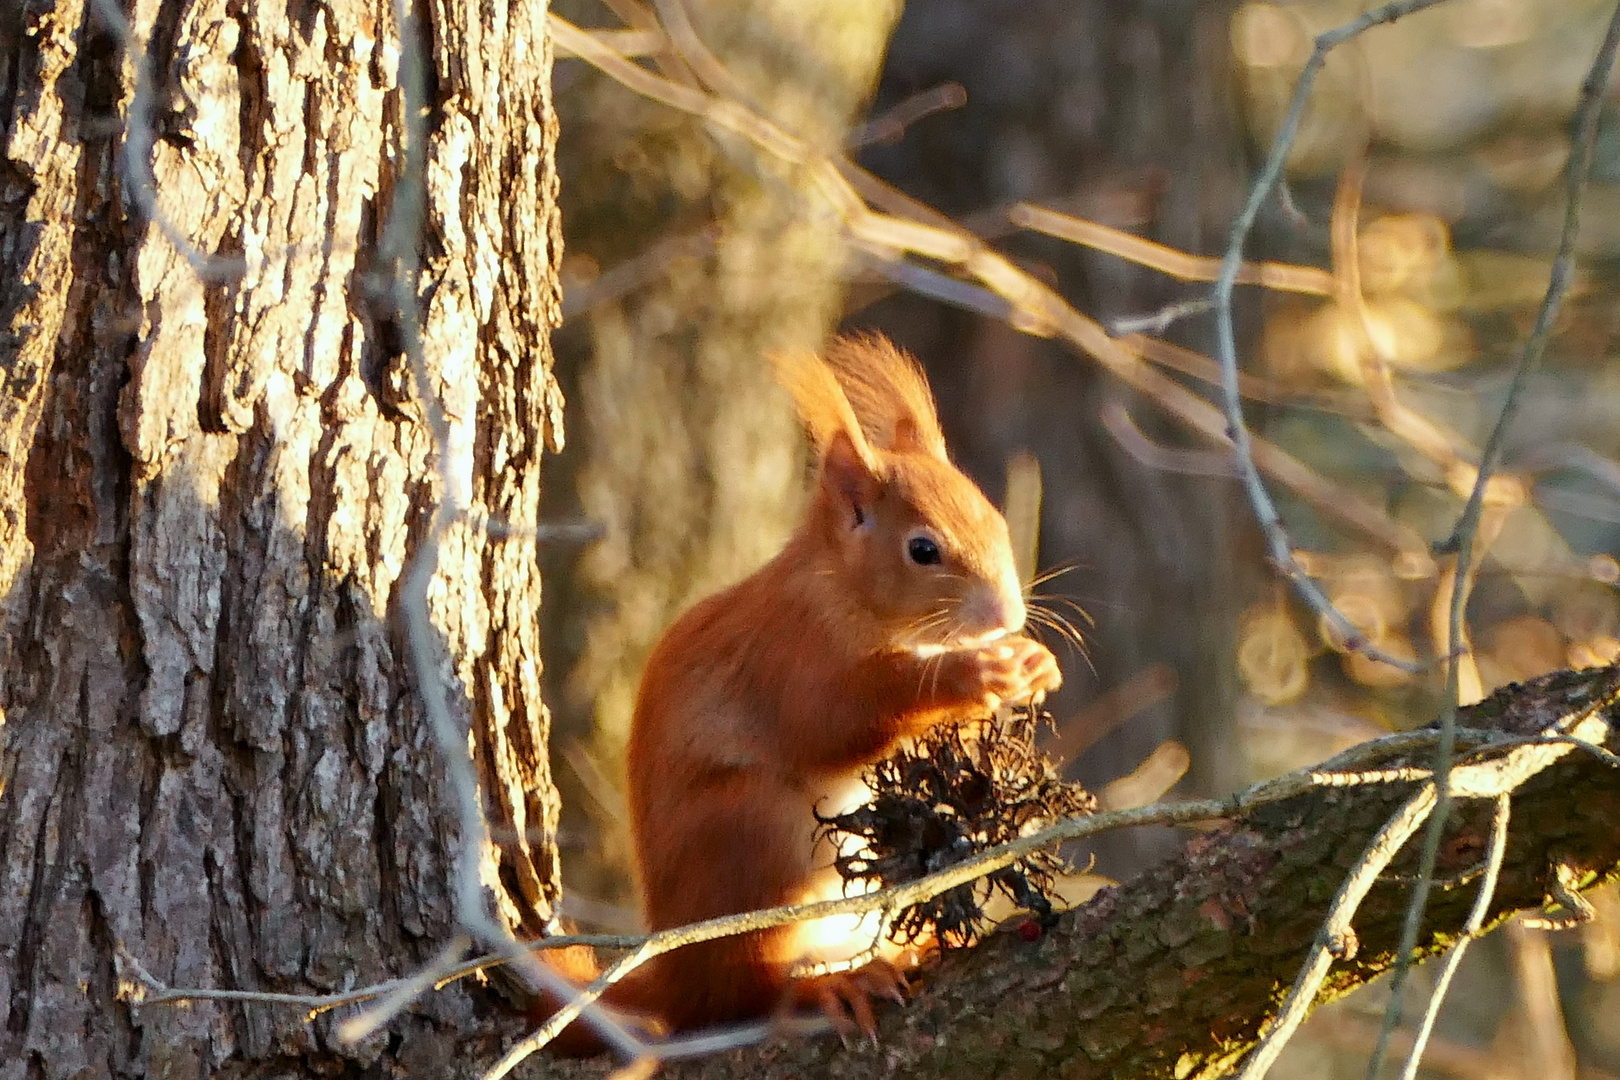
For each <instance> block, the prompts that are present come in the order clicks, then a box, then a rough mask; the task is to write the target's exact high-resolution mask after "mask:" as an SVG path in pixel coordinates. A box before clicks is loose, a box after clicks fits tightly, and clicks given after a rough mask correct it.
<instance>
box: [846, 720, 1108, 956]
mask: <svg viewBox="0 0 1620 1080" xmlns="http://www.w3.org/2000/svg"><path fill="white" fill-rule="evenodd" d="M1004 716H1005V718H1004V719H999V720H998V719H997V718H995V717H987V718H985V719H983V720H975V721H970V722H967V723H963V724H944V725H941V726H940V727H937V728H935V729H933V730H932V731H930V732H929V733H928V734H926V735H924V736H922V737H921V738H919V739H917V740H916V741H915V743H914V745H912V746H910V747H902V748H901V749H899V750H897V751H896V752H895V753H894V754H892V755H890V756H889V757H887V758H884V759H883V760H882V761H880V762H878V763H877V764H876V765H874V766H872V767H871V769H869V770H868V771H867V773H866V775H865V777H864V779H865V781H866V783H867V785H868V786H869V787H871V789H872V791H873V798H872V801H871V802H869V803H867V804H866V805H865V806H860V807H857V808H856V809H854V810H851V811H849V812H848V813H845V814H837V815H834V816H832V817H822V816H821V815H820V814H817V815H816V820H817V821H819V822H820V823H821V825H822V829H823V831H824V833H825V835H826V836H827V837H828V838H829V839H830V840H831V841H832V842H833V843H834V844H835V845H837V846H838V850H840V851H842V852H846V854H842V855H840V856H839V857H838V859H837V860H836V863H835V865H836V866H837V868H838V872H839V873H840V874H841V875H842V876H843V878H844V880H845V881H851V882H856V881H858V882H862V883H863V884H865V885H866V886H867V887H877V888H885V887H888V886H891V885H900V884H903V883H905V882H908V881H915V880H917V879H918V878H921V877H925V876H927V875H928V874H932V873H935V872H936V871H939V870H943V869H945V868H946V867H948V866H951V865H953V864H955V863H959V862H961V861H963V860H964V859H967V858H969V857H971V856H973V855H975V854H977V853H978V852H980V851H983V850H985V849H987V848H991V847H994V846H996V845H997V844H1002V843H1005V842H1007V841H1009V840H1015V839H1017V838H1018V837H1020V836H1024V835H1027V834H1029V833H1031V832H1033V831H1035V830H1037V829H1039V828H1042V827H1043V826H1046V825H1049V824H1051V823H1053V822H1055V821H1057V820H1058V819H1060V818H1065V817H1073V816H1075V815H1079V814H1089V813H1093V812H1095V810H1096V809H1097V800H1096V798H1095V797H1093V796H1092V795H1091V793H1090V792H1088V791H1086V789H1085V788H1083V787H1081V786H1080V785H1079V784H1075V783H1070V782H1068V781H1065V780H1063V779H1061V778H1060V777H1059V776H1058V774H1057V770H1056V769H1055V768H1054V767H1053V765H1052V763H1051V761H1050V760H1048V759H1047V757H1046V755H1045V754H1044V753H1042V752H1041V751H1040V750H1039V749H1037V748H1036V746H1035V731H1036V728H1037V727H1038V726H1039V725H1040V724H1041V723H1042V722H1043V721H1044V722H1046V723H1048V724H1050V723H1051V719H1052V718H1051V716H1050V715H1049V714H1047V713H1045V712H1042V711H1040V710H1039V709H1037V708H1035V707H1034V706H1030V707H1025V708H1014V709H1011V710H1008V711H1007V712H1006V713H1005V714H1004ZM847 837H853V838H854V839H855V840H856V841H858V842H857V843H848V842H846V838H847ZM1067 869H1068V867H1067V864H1065V863H1064V861H1063V859H1062V858H1061V857H1060V856H1059V855H1058V854H1057V853H1056V852H1053V851H1038V852H1035V853H1033V854H1031V855H1029V856H1028V857H1026V858H1024V859H1021V860H1020V861H1018V862H1016V863H1013V864H1012V865H1010V866H1006V867H1003V868H1002V869H1000V870H997V871H995V872H994V873H991V874H988V875H986V876H984V877H982V878H979V879H978V880H976V881H971V882H968V883H966V884H963V885H958V886H957V887H956V888H954V889H950V890H948V891H947V892H944V893H941V894H940V895H938V896H936V897H934V898H933V899H931V900H924V901H922V902H920V903H918V904H915V905H913V906H912V907H909V908H906V909H905V910H903V911H901V912H900V914H899V915H898V916H897V917H896V918H895V920H894V922H893V924H892V925H891V926H890V929H889V936H890V937H891V938H892V939H893V940H894V941H896V942H899V943H902V944H911V943H915V942H918V941H924V940H927V939H928V938H930V937H933V938H936V939H937V940H938V941H939V942H940V944H941V945H942V946H944V947H947V948H955V947H961V946H966V945H971V944H972V943H973V942H974V941H976V940H977V939H978V938H979V936H980V935H981V934H982V933H983V932H984V930H985V929H986V924H987V922H988V918H987V916H986V914H985V910H984V905H985V904H986V903H987V902H988V901H989V900H990V898H991V896H993V895H994V893H995V892H996V890H1000V891H1001V892H1002V893H1003V894H1004V895H1005V896H1007V897H1008V898H1009V899H1010V900H1012V902H1013V903H1015V904H1017V905H1018V906H1019V907H1021V908H1024V909H1026V910H1028V911H1031V912H1033V913H1034V914H1035V915H1036V917H1037V918H1039V919H1040V920H1041V921H1042V922H1043V923H1045V922H1048V921H1050V919H1051V918H1052V900H1051V893H1052V887H1053V884H1054V883H1055V881H1056V878H1057V876H1058V875H1059V874H1062V873H1064V872H1065V871H1067Z"/></svg>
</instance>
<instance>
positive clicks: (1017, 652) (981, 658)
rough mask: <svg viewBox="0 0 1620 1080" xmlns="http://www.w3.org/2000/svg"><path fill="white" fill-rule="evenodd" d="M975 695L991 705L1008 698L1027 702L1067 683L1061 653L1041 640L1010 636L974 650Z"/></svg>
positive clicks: (972, 660)
mask: <svg viewBox="0 0 1620 1080" xmlns="http://www.w3.org/2000/svg"><path fill="white" fill-rule="evenodd" d="M970 666H971V671H972V676H971V677H972V679H973V681H974V682H976V684H977V685H976V687H975V690H976V692H975V693H974V694H973V695H972V696H974V697H976V698H978V699H979V700H980V701H982V702H983V704H984V705H985V706H986V707H988V708H991V709H994V708H996V707H997V706H998V705H1000V704H1001V703H1002V702H1004V701H1013V702H1024V701H1030V700H1032V699H1033V698H1034V697H1035V695H1036V694H1044V693H1046V692H1047V691H1049V690H1056V689H1057V688H1058V687H1059V686H1061V685H1063V673H1062V672H1061V671H1059V670H1058V664H1057V657H1055V656H1053V655H1052V650H1051V649H1048V648H1047V647H1046V646H1045V645H1042V644H1041V643H1040V642H1038V641H1035V640H1032V639H1030V638H1027V637H1015V638H1009V639H1007V640H1006V641H999V642H997V643H995V644H994V645H988V646H986V647H985V648H983V649H978V650H976V651H975V652H973V653H972V654H971V665H970Z"/></svg>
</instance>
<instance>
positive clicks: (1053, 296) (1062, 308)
mask: <svg viewBox="0 0 1620 1080" xmlns="http://www.w3.org/2000/svg"><path fill="white" fill-rule="evenodd" d="M1431 2H1438V0H1431ZM549 19H550V25H551V28H552V32H553V34H554V36H555V37H556V39H557V40H558V41H559V42H560V43H561V44H563V45H564V46H566V47H568V48H570V49H572V50H574V51H575V52H576V53H577V54H578V55H579V56H580V57H581V58H583V59H585V60H586V61H588V62H589V63H591V64H592V65H593V66H595V67H597V68H598V69H599V70H601V71H602V72H603V73H604V74H606V75H608V76H609V77H611V78H613V79H615V80H617V81H619V82H620V83H622V84H624V85H625V86H626V87H628V88H629V89H631V90H633V91H635V92H636V93H638V94H642V95H643V96H645V97H649V98H651V99H653V100H655V101H660V102H662V103H664V104H666V105H669V106H671V107H672V108H676V109H680V110H681V111H683V112H688V113H691V114H693V115H695V116H698V117H701V118H703V119H704V120H705V121H707V122H708V123H710V124H712V125H713V126H715V127H718V128H721V129H722V130H725V131H730V132H732V133H734V134H737V135H740V136H742V137H743V138H745V139H748V140H749V141H750V142H752V143H754V145H756V146H758V147H759V148H760V149H762V150H763V151H765V152H766V153H768V154H771V155H773V156H775V157H777V158H779V159H780V160H782V161H783V162H786V163H787V164H789V165H792V166H797V167H801V168H803V169H805V170H806V171H807V172H808V174H809V176H810V178H811V179H812V180H813V181H814V182H815V186H816V187H817V188H818V189H819V191H820V193H821V194H822V195H823V196H824V197H825V198H826V199H827V201H828V202H829V203H830V204H831V209H832V210H833V212H834V213H836V214H837V215H838V217H839V219H840V220H841V221H842V222H843V225H844V228H845V229H846V231H847V233H848V238H849V242H850V244H851V245H852V246H853V247H854V248H855V249H856V250H857V251H859V252H862V253H864V254H866V255H867V256H869V257H870V258H871V259H872V260H873V261H874V262H878V263H897V262H903V261H904V260H903V254H904V253H908V252H909V253H911V254H913V255H919V256H922V257H924V258H927V259H932V260H934V261H936V262H940V263H944V264H947V265H949V266H952V267H954V268H956V269H957V270H958V271H959V272H960V273H962V274H965V275H967V276H968V277H971V278H974V279H976V280H977V282H978V283H979V285H981V286H983V287H985V288H986V289H988V290H989V291H990V292H991V293H994V294H995V295H996V296H999V297H1001V298H1002V299H1003V300H1005V301H1006V307H1005V309H1001V310H998V311H997V312H994V314H997V315H998V317H1001V318H1004V319H1005V320H1006V321H1007V323H1008V324H1009V325H1011V326H1013V327H1014V328H1015V329H1017V330H1020V331H1022V332H1024V333H1031V334H1041V335H1050V334H1053V333H1058V334H1060V335H1062V337H1063V338H1064V340H1065V341H1066V342H1067V343H1068V344H1069V345H1070V346H1072V347H1073V348H1074V349H1075V350H1076V351H1078V352H1080V353H1083V354H1085V355H1088V356H1090V357H1092V358H1093V359H1095V360H1097V361H1098V362H1099V363H1101V364H1102V365H1103V366H1104V367H1105V368H1107V369H1108V371H1109V372H1110V373H1111V374H1113V375H1114V376H1116V377H1117V378H1119V379H1120V380H1122V381H1123V382H1125V383H1126V384H1127V385H1129V386H1131V387H1133V388H1135V389H1136V390H1138V391H1140V392H1142V393H1144V394H1146V395H1148V396H1150V397H1152V398H1153V399H1154V400H1155V401H1156V402H1158V404H1159V406H1160V407H1161V408H1163V409H1164V410H1165V411H1166V412H1167V413H1168V414H1170V415H1171V416H1173V417H1175V418H1176V419H1177V420H1178V421H1180V422H1181V423H1183V424H1185V425H1187V426H1188V427H1189V428H1191V429H1192V430H1193V431H1195V432H1197V433H1198V434H1199V435H1200V436H1202V437H1203V438H1206V439H1209V440H1211V441H1212V442H1215V443H1216V444H1218V445H1222V446H1224V445H1226V444H1227V443H1229V441H1230V435H1229V433H1228V429H1229V427H1230V425H1229V424H1228V422H1227V421H1226V419H1225V417H1224V416H1223V415H1222V413H1221V410H1219V409H1218V408H1216V407H1215V406H1213V405H1211V404H1210V403H1209V402H1208V401H1205V400H1204V399H1203V398H1201V397H1199V396H1198V395H1196V394H1194V393H1192V392H1191V391H1189V390H1188V389H1187V388H1185V387H1183V386H1181V385H1180V384H1179V383H1177V382H1176V381H1175V380H1173V379H1169V378H1166V377H1165V376H1163V375H1161V374H1160V373H1159V372H1157V371H1154V370H1152V369H1151V368H1150V367H1148V366H1147V365H1145V364H1144V363H1142V361H1141V358H1140V357H1138V356H1137V355H1136V354H1135V353H1134V352H1132V351H1131V350H1129V349H1126V348H1124V347H1123V346H1122V345H1121V344H1120V343H1119V342H1117V341H1115V340H1114V339H1113V338H1111V337H1109V335H1108V333H1107V332H1106V331H1105V330H1104V329H1103V328H1102V327H1101V326H1100V325H1099V324H1098V323H1097V322H1096V321H1095V320H1093V319H1090V318H1087V317H1086V316H1085V315H1082V314H1081V313H1080V312H1078V311H1076V310H1075V309H1074V308H1073V307H1072V306H1071V305H1070V304H1068V302H1067V301H1065V300H1064V299H1063V298H1062V297H1061V296H1060V295H1058V293H1057V292H1055V291H1054V290H1053V289H1052V288H1051V287H1049V286H1048V285H1046V284H1045V283H1044V282H1041V281H1040V280H1038V279H1037V278H1035V277H1034V276H1033V275H1031V274H1029V273H1028V272H1027V271H1025V270H1023V269H1021V268H1020V267H1018V266H1017V265H1015V264H1014V263H1013V262H1012V261H1010V260H1009V259H1008V258H1007V257H1005V256H1004V255H1002V254H1000V253H999V252H996V251H994V250H992V249H991V248H989V247H987V246H986V245H985V244H984V243H983V242H982V241H981V240H980V239H979V238H978V237H976V236H974V235H973V234H971V233H969V232H967V231H966V230H965V229H963V228H962V227H961V226H959V225H956V224H955V223H954V222H952V221H951V220H950V219H949V218H946V217H944V215H941V214H939V213H938V212H937V211H934V210H932V209H929V208H926V207H922V205H921V204H920V203H917V202H916V200H913V199H910V198H909V197H905V196H899V198H900V199H901V200H903V202H904V203H905V205H907V206H910V207H916V208H918V209H917V211H916V213H915V216H914V217H899V216H895V215H893V214H882V213H876V212H874V211H872V210H871V209H870V208H869V207H868V206H867V203H866V201H865V200H866V199H867V198H868V197H870V196H869V195H867V194H866V193H868V192H871V191H874V190H881V189H883V188H884V187H885V185H883V184H882V182H881V181H879V180H878V179H877V178H876V177H872V176H871V175H870V174H868V173H865V171H864V170H861V169H860V168H859V167H857V166H855V165H854V164H852V163H851V162H849V161H848V160H846V159H844V158H839V157H829V156H827V155H826V154H824V153H822V152H820V151H819V150H817V149H815V148H813V147H811V146H809V145H808V144H806V143H805V142H803V141H802V140H800V139H796V138H794V137H793V136H791V135H789V134H788V133H786V132H784V131H783V130H782V129H781V128H779V127H777V126H776V125H775V124H773V123H772V122H771V121H769V120H767V119H765V118H764V117H761V116H759V115H757V114H755V113H753V112H750V111H749V110H748V109H747V108H746V107H745V106H743V105H740V104H738V103H736V102H733V101H728V100H722V99H719V98H716V97H714V96H712V95H709V94H706V93H704V92H702V91H700V90H695V89H693V88H691V87H688V86H682V85H679V84H677V83H675V82H672V81H671V80H669V79H665V78H662V77H660V76H658V75H657V74H655V73H654V72H651V71H648V70H647V69H646V68H644V67H641V66H640V65H638V64H636V63H635V62H634V61H632V60H630V59H629V58H627V57H624V56H621V55H618V54H616V53H614V52H613V51H612V50H611V49H610V48H609V47H608V46H606V45H605V44H603V43H602V42H600V41H597V40H595V39H593V38H592V37H591V35H589V34H587V33H586V32H585V31H583V30H581V29H579V27H577V26H575V25H573V24H572V23H570V22H568V21H567V20H566V19H563V18H561V17H560V16H558V15H556V14H555V13H553V14H551V15H550V16H549ZM895 194H896V195H898V193H895ZM904 265H905V266H907V267H910V266H911V265H912V264H910V263H904ZM901 273H902V271H899V270H896V271H895V272H894V276H895V277H897V278H898V277H899V276H900V274H901ZM908 284H909V282H908ZM997 307H998V308H999V305H997ZM1250 447H1251V454H1252V457H1253V459H1254V461H1255V462H1256V463H1257V464H1258V467H1259V468H1261V469H1264V470H1266V471H1267V472H1268V473H1269V474H1270V475H1272V476H1274V477H1275V478H1276V479H1277V480H1279V481H1280V482H1281V483H1282V484H1284V485H1285V486H1287V487H1289V488H1290V489H1293V490H1295V491H1298V492H1300V494H1301V495H1302V496H1303V497H1306V498H1308V499H1311V501H1312V502H1313V503H1315V504H1316V505H1319V506H1320V507H1321V508H1322V509H1323V510H1324V511H1325V512H1327V513H1329V514H1332V515H1334V516H1335V517H1338V518H1339V519H1340V520H1343V521H1345V522H1347V523H1349V524H1351V525H1353V526H1355V527H1356V528H1358V529H1362V530H1364V531H1366V532H1368V533H1369V534H1370V535H1372V536H1374V537H1376V538H1377V539H1378V540H1379V541H1380V542H1382V543H1385V544H1387V545H1389V546H1391V547H1394V548H1396V549H1397V551H1400V552H1402V553H1406V552H1410V551H1414V550H1421V549H1422V548H1423V547H1424V545H1423V544H1422V542H1421V540H1418V539H1416V537H1415V534H1414V533H1413V532H1412V531H1411V530H1410V529H1409V528H1407V527H1405V526H1402V525H1400V524H1398V523H1395V522H1392V521H1390V520H1389V517H1388V515H1386V514H1384V513H1383V512H1382V510H1381V509H1379V508H1377V507H1375V506H1372V505H1371V504H1369V503H1367V502H1366V501H1365V500H1362V499H1359V498H1356V497H1354V496H1352V495H1349V494H1348V493H1339V495H1340V497H1338V498H1335V499H1331V500H1325V501H1321V502H1318V501H1317V499H1316V498H1314V497H1313V493H1315V492H1318V491H1319V490H1320V488H1321V478H1320V477H1319V475H1318V474H1317V473H1316V472H1315V471H1314V470H1312V469H1310V468H1309V467H1308V466H1306V465H1305V464H1304V463H1302V462H1300V461H1299V460H1298V459H1296V458H1294V457H1292V456H1290V455H1288V454H1286V453H1284V452H1283V451H1282V450H1280V449H1278V448H1277V447H1275V446H1273V445H1271V444H1270V443H1267V442H1265V441H1264V440H1259V439H1253V438H1251V439H1250ZM1414 545H1415V546H1414ZM1361 644H1362V645H1363V646H1364V648H1363V651H1366V648H1365V643H1364V642H1363V643H1361ZM1369 655H1373V654H1372V653H1369ZM1402 663H1404V661H1403V662H1402Z"/></svg>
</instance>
